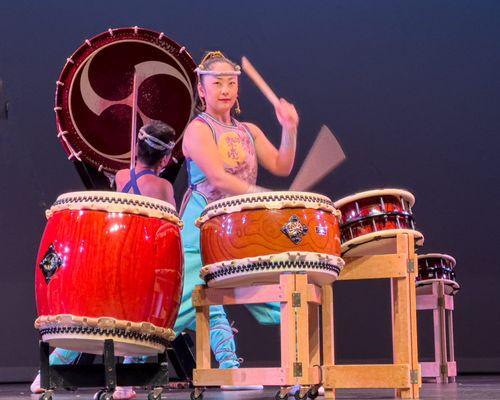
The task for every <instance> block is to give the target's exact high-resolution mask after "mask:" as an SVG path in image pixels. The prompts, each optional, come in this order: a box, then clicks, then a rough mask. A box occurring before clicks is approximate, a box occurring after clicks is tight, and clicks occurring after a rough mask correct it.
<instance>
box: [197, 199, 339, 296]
mask: <svg viewBox="0 0 500 400" xmlns="http://www.w3.org/2000/svg"><path fill="white" fill-rule="evenodd" d="M338 216H339V214H338V211H337V210H336V209H335V207H334V206H333V202H332V201H331V200H330V199H329V198H328V197H326V196H322V195H319V194H315V193H305V192H264V193H255V194H248V195H241V196H233V197H227V198H225V199H222V200H218V201H215V202H212V203H210V204H208V205H207V206H206V208H205V210H204V212H203V214H202V216H201V217H200V218H199V219H198V221H197V224H198V226H200V230H201V253H202V260H203V264H204V267H203V269H202V271H201V276H202V278H203V279H204V280H205V281H206V282H207V284H208V285H209V286H214V287H231V286H240V285H252V284H260V283H271V282H278V280H279V274H280V273H283V272H287V271H288V272H305V273H307V274H308V275H309V277H310V279H311V281H312V282H315V283H318V284H326V283H331V282H333V281H334V280H335V279H336V278H337V276H338V274H339V272H340V270H341V268H342V267H343V265H344V263H343V261H342V259H341V258H340V257H339V256H340V231H339V224H338Z"/></svg>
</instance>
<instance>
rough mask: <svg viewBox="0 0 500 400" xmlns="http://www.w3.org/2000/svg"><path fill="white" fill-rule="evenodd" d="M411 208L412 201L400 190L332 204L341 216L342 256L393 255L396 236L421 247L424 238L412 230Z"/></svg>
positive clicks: (411, 196) (347, 199) (356, 197)
mask: <svg viewBox="0 0 500 400" xmlns="http://www.w3.org/2000/svg"><path fill="white" fill-rule="evenodd" d="M414 204H415V197H414V196H413V195H412V194H411V193H410V192H408V191H406V190H400V189H380V190H369V191H366V192H361V193H357V194H354V195H352V196H348V197H345V198H343V199H341V200H338V201H336V202H335V207H336V208H338V209H339V210H340V211H341V215H342V216H341V221H340V229H341V233H342V254H343V255H348V256H362V255H371V254H388V253H394V252H395V244H396V240H395V238H396V236H397V234H398V233H409V234H411V235H413V236H414V238H415V241H416V245H418V246H421V245H422V244H423V242H424V236H423V235H422V234H421V233H420V232H418V231H417V230H415V222H414V219H413V213H412V209H411V208H412V207H413V205H414Z"/></svg>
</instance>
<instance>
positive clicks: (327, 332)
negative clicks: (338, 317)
mask: <svg viewBox="0 0 500 400" xmlns="http://www.w3.org/2000/svg"><path fill="white" fill-rule="evenodd" d="M321 303H322V307H321V315H322V324H323V365H335V343H334V330H333V329H334V301H333V287H332V285H325V286H323V287H322V299H321ZM325 399H327V400H333V399H335V389H333V388H327V387H325Z"/></svg>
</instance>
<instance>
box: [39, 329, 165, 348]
mask: <svg viewBox="0 0 500 400" xmlns="http://www.w3.org/2000/svg"><path fill="white" fill-rule="evenodd" d="M61 333H63V334H64V333H70V334H85V335H99V336H104V335H106V336H109V335H114V336H118V337H123V338H125V339H133V340H139V341H143V342H152V343H155V344H159V345H162V346H165V347H167V346H168V345H169V341H168V340H167V339H165V338H162V337H160V336H157V335H152V334H145V333H141V332H135V331H127V330H125V329H118V328H113V329H101V328H98V327H90V326H87V327H85V326H53V327H48V328H42V329H40V335H41V336H42V337H43V335H50V334H61Z"/></svg>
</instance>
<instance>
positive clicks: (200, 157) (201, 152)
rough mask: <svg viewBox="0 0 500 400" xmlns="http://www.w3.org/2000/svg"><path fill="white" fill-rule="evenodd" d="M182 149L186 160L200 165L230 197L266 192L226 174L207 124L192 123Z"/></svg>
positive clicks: (207, 175) (208, 177)
mask: <svg viewBox="0 0 500 400" xmlns="http://www.w3.org/2000/svg"><path fill="white" fill-rule="evenodd" d="M182 148H183V151H184V155H185V156H186V158H190V159H192V160H193V161H194V162H195V163H196V164H197V165H198V167H199V168H200V169H201V170H202V171H203V173H204V174H205V175H206V177H207V179H208V181H209V182H210V184H211V185H212V186H214V187H215V188H216V189H218V190H220V191H222V192H224V193H227V194H229V195H239V194H245V193H253V192H257V191H262V190H264V189H262V188H259V187H258V186H255V185H250V184H248V183H247V182H245V181H244V180H242V179H240V178H238V177H236V176H235V175H231V174H230V173H228V172H226V170H225V169H224V163H223V162H222V160H221V158H220V155H219V150H218V149H217V145H216V144H215V141H214V139H213V136H212V131H211V130H210V128H209V127H208V125H207V124H205V123H203V122H201V121H196V120H194V121H192V122H191V123H190V124H189V126H188V127H187V128H186V131H185V133H184V141H183V146H182Z"/></svg>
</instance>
